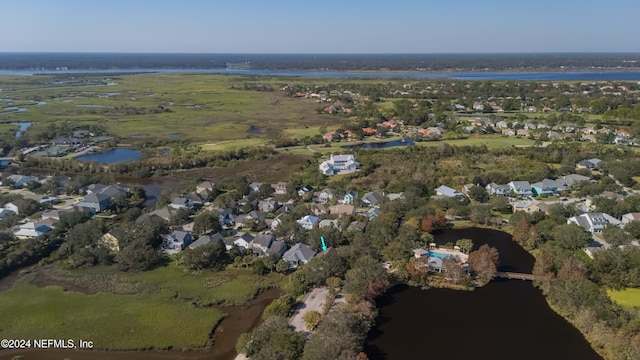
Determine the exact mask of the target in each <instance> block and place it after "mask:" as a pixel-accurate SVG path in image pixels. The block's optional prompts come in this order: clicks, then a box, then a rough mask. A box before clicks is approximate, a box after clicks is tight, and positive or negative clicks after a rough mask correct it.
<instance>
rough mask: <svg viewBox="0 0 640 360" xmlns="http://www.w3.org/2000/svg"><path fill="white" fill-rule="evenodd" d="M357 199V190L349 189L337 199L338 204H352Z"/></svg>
mask: <svg viewBox="0 0 640 360" xmlns="http://www.w3.org/2000/svg"><path fill="white" fill-rule="evenodd" d="M356 200H358V192H357V191H355V190H349V191H347V193H346V194H344V195H342V196H341V197H340V198H339V199H338V203H339V204H354V203H355V201H356Z"/></svg>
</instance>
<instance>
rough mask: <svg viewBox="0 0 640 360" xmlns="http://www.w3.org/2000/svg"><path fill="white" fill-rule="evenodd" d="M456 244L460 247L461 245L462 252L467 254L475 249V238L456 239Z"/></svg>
mask: <svg viewBox="0 0 640 360" xmlns="http://www.w3.org/2000/svg"><path fill="white" fill-rule="evenodd" d="M456 245H457V246H458V247H460V249H461V250H462V252H464V253H467V254H468V253H469V252H470V251H471V250H473V240H471V239H460V240H458V241H456Z"/></svg>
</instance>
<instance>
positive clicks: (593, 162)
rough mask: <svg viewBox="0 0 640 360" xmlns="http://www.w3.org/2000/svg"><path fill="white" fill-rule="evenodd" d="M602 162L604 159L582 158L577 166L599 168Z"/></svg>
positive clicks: (579, 167)
mask: <svg viewBox="0 0 640 360" xmlns="http://www.w3.org/2000/svg"><path fill="white" fill-rule="evenodd" d="M601 162H602V160H600V159H597V158H593V159H587V160H582V161H580V162H579V163H578V164H577V165H576V168H578V169H589V170H598V169H599V166H600V163H601Z"/></svg>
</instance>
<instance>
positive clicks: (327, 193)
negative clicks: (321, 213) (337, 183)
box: [318, 188, 336, 203]
mask: <svg viewBox="0 0 640 360" xmlns="http://www.w3.org/2000/svg"><path fill="white" fill-rule="evenodd" d="M335 195H336V193H335V191H334V190H333V189H330V188H326V189H323V190H322V191H321V192H320V193H319V194H318V200H319V201H322V202H323V203H328V202H329V201H331V199H333V197H334V196H335Z"/></svg>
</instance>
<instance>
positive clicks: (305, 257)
mask: <svg viewBox="0 0 640 360" xmlns="http://www.w3.org/2000/svg"><path fill="white" fill-rule="evenodd" d="M315 255H316V251H315V250H313V249H312V248H311V246H309V245H307V244H304V243H297V244H295V245H293V246H292V247H291V249H289V250H287V251H286V252H285V253H284V255H282V258H283V259H284V260H285V261H286V262H287V263H289V268H291V269H295V268H297V267H298V266H300V265H303V264H306V263H308V262H309V260H311V259H312V258H313V257H314V256H315Z"/></svg>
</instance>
